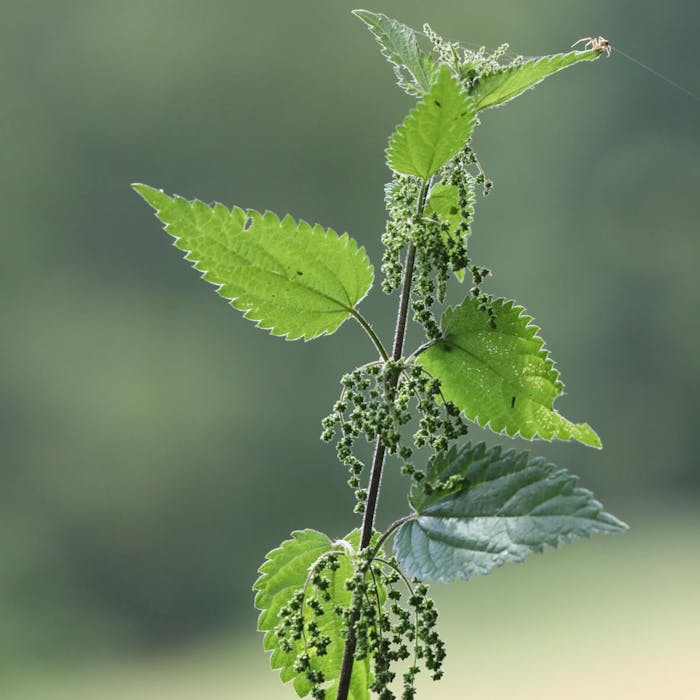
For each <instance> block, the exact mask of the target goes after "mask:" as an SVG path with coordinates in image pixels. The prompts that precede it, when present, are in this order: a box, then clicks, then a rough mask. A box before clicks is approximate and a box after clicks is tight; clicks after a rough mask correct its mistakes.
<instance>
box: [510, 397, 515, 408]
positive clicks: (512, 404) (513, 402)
mask: <svg viewBox="0 0 700 700" xmlns="http://www.w3.org/2000/svg"><path fill="white" fill-rule="evenodd" d="M510 407H511V408H515V396H514V397H513V398H512V399H511V400H510Z"/></svg>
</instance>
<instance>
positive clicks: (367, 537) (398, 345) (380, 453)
mask: <svg viewBox="0 0 700 700" xmlns="http://www.w3.org/2000/svg"><path fill="white" fill-rule="evenodd" d="M429 184H430V182H429V180H424V181H423V185H422V187H421V191H420V196H419V198H418V211H417V218H418V219H419V220H420V219H421V218H422V217H423V214H424V211H425V200H426V198H427V196H428V187H429ZM415 263H416V246H415V245H414V244H413V243H409V246H408V252H407V253H406V263H405V265H404V274H403V284H402V285H401V298H400V300H399V310H398V315H397V317H396V330H395V331H394V345H393V348H392V352H391V359H392V360H394V361H397V360H400V359H401V356H402V355H403V345H404V341H405V339H406V323H407V321H408V307H409V303H410V301H411V286H412V284H413V268H414V267H415ZM358 320H359V319H358ZM399 376H400V375H399V373H398V372H395V373H393V374H392V375H391V376H390V377H389V378H388V381H387V385H388V388H389V389H394V388H395V387H396V385H397V384H398V381H399ZM385 456H386V448H385V447H384V445H383V443H382V441H381V438H377V442H376V444H375V447H374V457H373V459H372V471H371V473H370V478H369V487H368V490H367V503H366V508H365V512H364V516H363V518H362V538H361V540H360V550H363V549H366V548H367V547H369V544H370V542H371V540H372V533H373V532H374V518H375V513H376V510H377V499H378V498H379V489H380V487H381V483H382V473H383V471H384V458H385ZM356 622H357V612H356V611H355V610H353V613H352V614H351V616H350V619H349V620H348V636H347V641H346V642H345V652H344V654H343V665H342V667H341V670H340V678H339V679H338V693H337V695H336V700H347V697H348V692H349V690H350V679H351V678H352V667H353V663H354V660H355V645H356V643H357V640H356V638H355V631H354V628H355V623H356Z"/></svg>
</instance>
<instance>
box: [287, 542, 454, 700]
mask: <svg viewBox="0 0 700 700" xmlns="http://www.w3.org/2000/svg"><path fill="white" fill-rule="evenodd" d="M347 556H350V555H349V554H348V553H347V552H343V553H341V552H338V551H334V552H330V553H327V554H325V555H323V556H321V557H320V558H319V559H318V560H317V561H316V562H315V563H314V564H313V565H312V566H311V567H310V569H309V576H308V579H307V582H306V585H305V586H304V587H303V588H301V589H299V590H297V591H295V592H294V594H293V595H292V596H291V597H290V600H289V603H288V604H287V605H285V606H284V607H283V608H282V609H281V610H280V613H279V619H280V622H279V624H278V625H277V627H276V628H275V635H276V637H277V641H278V645H279V648H280V649H281V650H282V651H283V652H284V653H286V654H291V653H293V654H294V665H293V668H294V671H295V672H296V673H298V674H303V675H304V677H305V678H306V679H307V681H308V682H309V685H310V686H311V696H312V697H313V698H315V699H316V700H324V698H325V697H326V691H325V689H324V687H323V686H324V685H325V684H326V681H327V680H329V679H328V678H326V675H325V673H324V672H323V671H322V670H321V667H322V664H320V663H319V661H318V660H319V659H320V658H323V657H325V656H327V655H328V648H329V646H330V645H331V644H332V640H331V638H330V637H329V636H328V635H327V634H325V633H324V631H323V630H324V623H323V621H322V617H323V616H324V615H330V616H335V617H336V618H337V619H338V620H339V621H340V622H341V625H342V627H343V628H344V629H345V638H347V635H348V631H349V629H350V627H351V625H352V634H353V636H354V639H355V653H354V659H355V660H356V661H363V660H365V659H370V662H371V668H372V683H371V685H370V689H371V690H372V691H373V692H374V693H376V694H377V697H378V698H379V700H395V698H396V697H397V696H396V695H395V693H394V692H393V691H392V689H391V688H390V685H391V684H392V683H393V681H394V680H395V679H396V672H395V671H393V670H392V667H394V666H395V664H396V663H398V662H403V661H408V662H409V665H408V667H407V669H406V670H405V672H404V673H403V679H402V680H403V691H402V694H401V700H413V698H414V697H415V678H416V676H417V674H418V673H419V672H420V670H421V666H422V667H423V668H425V669H426V670H427V671H428V672H430V674H431V677H432V678H433V679H434V680H438V679H439V678H441V677H442V673H443V672H442V664H443V661H444V658H445V645H444V642H443V641H442V639H441V638H440V636H439V634H438V633H437V631H436V623H437V618H438V614H437V610H436V608H435V604H434V603H433V601H432V600H431V599H430V598H429V597H428V587H427V586H426V585H424V584H421V583H418V582H416V581H414V582H413V584H411V583H410V582H408V581H407V580H406V579H405V577H404V576H403V574H401V573H400V571H399V569H398V565H397V563H396V561H395V559H391V560H385V559H382V558H379V557H377V556H376V553H375V552H371V553H369V552H368V550H365V551H364V552H362V553H360V554H357V555H354V554H353V555H352V561H353V565H354V573H353V575H352V576H351V577H349V578H348V579H347V580H346V581H345V582H344V589H345V591H348V592H350V593H351V594H352V598H351V600H352V602H351V604H350V605H347V606H343V605H338V604H337V602H336V601H335V599H334V595H333V593H334V587H333V580H334V574H335V572H336V571H337V570H338V569H339V568H340V557H347ZM402 580H403V583H404V584H405V587H406V589H407V595H406V593H403V592H402V591H401V589H400V588H399V587H397V584H400V583H401V581H402ZM404 597H405V598H406V600H405V602H402V598H404Z"/></svg>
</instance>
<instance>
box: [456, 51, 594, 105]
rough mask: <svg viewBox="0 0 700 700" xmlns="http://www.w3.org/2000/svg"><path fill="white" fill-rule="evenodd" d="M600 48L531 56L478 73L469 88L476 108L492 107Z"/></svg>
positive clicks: (589, 58)
mask: <svg viewBox="0 0 700 700" xmlns="http://www.w3.org/2000/svg"><path fill="white" fill-rule="evenodd" d="M600 55H601V52H600V51H568V52H567V53H557V54H554V55H552V56H542V57H540V58H532V59H529V60H527V61H524V62H523V63H521V64H519V65H514V66H513V65H511V66H503V67H502V68H498V69H496V70H495V71H494V72H493V73H488V74H486V75H483V76H481V78H480V79H479V81H478V82H477V83H476V85H475V86H474V87H473V88H472V90H471V91H470V95H471V96H472V97H473V99H474V104H475V105H476V109H477V111H481V110H482V109H487V108H488V107H495V106H496V105H500V104H503V103H504V102H508V100H512V99H513V98H514V97H517V96H518V95H520V94H521V93H523V92H525V90H529V89H530V88H533V87H535V85H537V84H538V83H541V82H542V81H543V80H544V79H545V78H547V77H549V76H550V75H553V74H554V73H557V72H558V71H560V70H562V69H564V68H568V67H569V66H573V65H574V64H576V63H580V62H581V61H595V60H596V59H597V58H600Z"/></svg>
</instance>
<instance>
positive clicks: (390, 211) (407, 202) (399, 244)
mask: <svg viewBox="0 0 700 700" xmlns="http://www.w3.org/2000/svg"><path fill="white" fill-rule="evenodd" d="M419 197H420V183H419V182H418V180H417V179H416V178H413V177H407V176H405V175H394V177H393V179H392V180H391V182H389V183H387V185H386V187H385V188H384V201H385V204H386V210H387V215H388V216H387V222H386V230H385V231H384V233H383V234H382V243H383V244H384V256H383V258H382V273H383V275H384V279H383V280H382V290H383V291H384V292H386V293H387V294H391V293H392V292H393V291H395V290H397V289H398V288H399V287H400V286H401V278H402V276H403V265H402V263H401V256H402V254H403V252H404V250H405V248H406V244H407V243H408V241H409V240H410V239H411V230H412V229H413V228H414V226H415V225H416V221H415V219H416V212H417V210H418V200H419Z"/></svg>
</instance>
